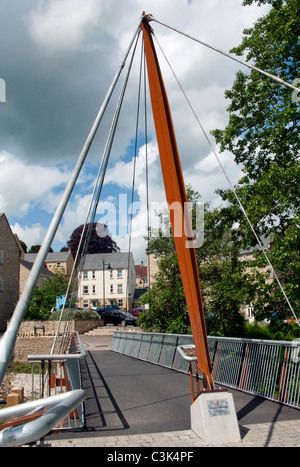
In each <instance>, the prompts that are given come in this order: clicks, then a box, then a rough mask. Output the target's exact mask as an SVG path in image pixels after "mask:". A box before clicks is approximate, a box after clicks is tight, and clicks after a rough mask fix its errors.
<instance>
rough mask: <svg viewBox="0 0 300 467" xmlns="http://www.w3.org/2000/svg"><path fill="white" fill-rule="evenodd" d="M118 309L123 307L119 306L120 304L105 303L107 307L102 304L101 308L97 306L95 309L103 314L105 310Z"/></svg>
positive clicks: (99, 313)
mask: <svg viewBox="0 0 300 467" xmlns="http://www.w3.org/2000/svg"><path fill="white" fill-rule="evenodd" d="M113 310H114V311H116V310H120V311H121V309H120V308H119V307H118V305H105V308H104V306H100V307H99V308H95V309H94V311H96V312H97V313H98V315H100V316H101V315H102V314H103V313H104V311H113Z"/></svg>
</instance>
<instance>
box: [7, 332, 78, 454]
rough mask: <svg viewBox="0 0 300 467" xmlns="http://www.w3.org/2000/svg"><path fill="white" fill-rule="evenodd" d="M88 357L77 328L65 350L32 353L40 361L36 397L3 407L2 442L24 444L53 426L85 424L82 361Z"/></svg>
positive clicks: (63, 427) (34, 363)
mask: <svg viewBox="0 0 300 467" xmlns="http://www.w3.org/2000/svg"><path fill="white" fill-rule="evenodd" d="M85 358H86V353H85V350H84V349H83V346H82V344H81V340H80V338H79V335H78V333H77V332H72V333H70V334H69V335H68V340H67V345H66V348H65V350H64V353H62V354H51V355H29V356H28V360H29V361H31V363H32V367H33V368H34V367H35V368H36V366H37V365H38V368H39V371H38V375H39V376H38V382H37V381H36V378H34V376H35V375H34V370H32V382H33V385H32V401H31V402H26V403H24V404H20V405H17V406H13V407H7V408H4V409H2V410H0V422H3V421H4V422H5V423H4V424H3V425H1V426H0V446H3V447H13V446H21V445H23V444H27V443H30V442H34V441H37V440H38V439H40V438H41V437H43V436H45V435H46V434H47V433H49V432H50V431H51V430H52V431H53V430H54V431H57V430H66V429H71V428H81V427H83V426H84V408H83V401H84V399H85V392H84V391H83V389H82V386H81V371H80V361H81V360H83V359H85Z"/></svg>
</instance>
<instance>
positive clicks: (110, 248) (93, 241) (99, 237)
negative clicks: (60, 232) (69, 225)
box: [61, 222, 120, 258]
mask: <svg viewBox="0 0 300 467" xmlns="http://www.w3.org/2000/svg"><path fill="white" fill-rule="evenodd" d="M83 229H84V225H80V226H79V227H77V228H76V229H75V230H74V231H73V232H72V234H71V237H70V239H69V241H68V243H67V247H64V248H62V249H61V251H67V250H68V249H69V248H70V249H71V252H72V255H73V257H74V258H75V257H76V254H77V249H78V246H79V243H80V239H81V236H82V232H83ZM85 244H86V251H85V252H86V253H91V254H94V253H115V252H117V251H120V248H119V247H118V245H117V244H116V242H115V241H114V240H113V239H112V238H111V236H110V235H109V232H108V230H107V227H106V225H104V224H101V223H96V222H94V223H91V224H87V226H86V228H85V230H84V235H83V239H82V242H81V247H80V252H79V256H78V257H79V258H80V257H81V254H82V252H83V248H84V246H85Z"/></svg>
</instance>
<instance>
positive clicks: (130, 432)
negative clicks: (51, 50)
mask: <svg viewBox="0 0 300 467" xmlns="http://www.w3.org/2000/svg"><path fill="white" fill-rule="evenodd" d="M112 330H113V331H115V330H116V328H113V329H112ZM107 331H110V330H109V328H108V330H106V331H104V330H102V331H101V332H99V333H98V334H97V333H94V334H90V336H87V337H85V336H83V337H82V341H83V344H84V346H85V347H86V350H87V351H88V353H89V354H90V356H91V357H90V361H89V362H88V367H89V369H88V372H89V373H90V372H92V373H93V372H94V373H93V377H92V380H93V387H90V388H89V387H88V386H87V388H85V389H86V390H87V393H88V397H87V401H86V411H87V414H86V415H87V424H88V430H87V431H85V432H84V433H82V434H80V433H79V432H78V433H72V434H71V433H69V434H68V433H65V434H64V435H61V436H56V437H55V436H48V437H46V438H45V439H42V440H40V441H39V442H38V443H37V444H36V447H103V448H108V449H112V450H114V448H157V447H161V448H164V449H167V448H169V447H170V448H174V447H175V448H181V450H187V449H188V448H189V450H191V449H194V448H199V447H215V446H225V447H299V446H300V411H299V410H296V409H291V408H289V407H285V406H282V405H280V404H276V403H272V402H270V401H265V400H261V398H259V399H260V401H257V399H258V398H255V397H251V396H249V395H244V394H243V393H241V392H237V391H235V393H234V399H235V405H236V410H237V415H238V420H239V426H240V431H241V438H242V440H241V442H239V443H231V444H227V445H213V444H211V445H207V444H206V443H205V442H204V441H203V440H202V439H200V438H199V437H198V436H197V435H196V434H195V433H194V432H193V431H192V430H190V429H189V420H188V418H189V413H187V412H189V411H187V410H186V406H187V404H189V398H190V395H188V394H183V393H182V382H181V381H179V384H178V386H176V383H175V379H174V380H173V379H172V378H173V377H174V378H175V376H173V375H174V373H176V372H173V371H171V370H167V369H161V367H157V366H155V365H151V364H149V363H145V362H140V361H137V360H135V359H132V358H131V357H126V356H123V355H122V356H120V355H119V354H115V353H114V352H110V351H109V348H110V339H109V338H107V335H108V334H110V332H107ZM100 351H105V352H104V353H102V352H100ZM133 360H134V362H133ZM118 362H120V363H118ZM137 362H139V363H140V365H138V370H137V372H138V373H137V375H138V376H140V378H141V381H142V378H143V383H142V384H144V386H143V398H142V399H141V401H142V402H141V401H140V400H139V399H135V404H132V403H129V399H128V398H127V394H128V392H129V388H130V384H131V385H132V381H133V379H134V380H135V381H136V379H135V378H137V377H138V376H135V377H134V378H133V371H134V369H135V368H136V367H137V365H136V363H137ZM125 363H126V365H128V366H127V368H126V369H125ZM117 364H119V365H120V366H119V367H118V368H116V365H117ZM144 365H146V366H144ZM144 368H146V370H144ZM153 368H154V369H153ZM158 368H160V369H161V370H166V372H169V371H171V373H168V374H166V375H164V371H157V369H158ZM95 369H97V371H98V374H99V375H100V377H99V378H98V381H97V379H96V380H95V379H94V378H95V371H96V370H95ZM99 369H101V372H102V373H101V374H100V370H99ZM112 369H113V370H114V371H112ZM170 375H171V376H170ZM177 375H178V373H177ZM90 376H91V375H90ZM178 376H180V378H181V377H183V378H185V377H186V375H182V374H181V375H178ZM147 378H150V380H151V381H153V382H156V383H157V386H155V387H156V388H158V387H160V388H161V387H163V386H166V385H167V384H170V385H171V386H172V391H173V392H172V394H174V397H173V398H170V397H169V398H168V400H167V399H164V395H163V392H160V393H159V396H157V400H154V399H153V400H152V399H147V397H149V396H147V395H146V394H145V388H146V387H147V386H148V385H149V382H148V379H147ZM154 378H157V379H156V380H155V381H154ZM176 378H177V376H176ZM90 379H91V378H90ZM85 384H87V383H85ZM135 384H139V383H135ZM179 387H181V392H179V389H178V388H179ZM185 389H187V388H186V386H185ZM162 390H163V389H162ZM166 390H167V389H166ZM152 392H153V391H152ZM108 396H109V397H108ZM151 397H152V395H151ZM247 398H248V399H247ZM169 399H170V400H169ZM171 399H173V400H171ZM96 400H97V404H98V407H96V405H95V401H96ZM99 401H100V402H99ZM130 401H131V402H132V399H130ZM100 404H101V406H100ZM108 404H112V405H108ZM168 404H173V406H172V407H173V408H172V409H171V406H170V405H168ZM172 410H173V411H174V412H175V413H174V416H173V415H172V413H171V411H172ZM141 413H143V414H144V415H145V417H144V418H145V419H143V417H141ZM117 415H118V417H117ZM154 415H155V416H154ZM172 416H173V418H172ZM101 417H102V421H101V423H102V425H101V423H100V419H101ZM113 417H114V418H113ZM125 417H126V418H125ZM159 417H161V419H162V421H161V422H160V421H159ZM154 419H155V421H154ZM156 419H158V420H157V421H156ZM175 420H178V424H177V425H176V422H175ZM155 423H156V424H157V426H158V427H159V430H157V431H156V430H153V432H151V428H152V426H153V427H154V428H155V427H156V425H155ZM160 423H161V425H160ZM163 423H165V425H166V426H167V427H168V428H169V429H165V430H164V429H163V428H164V425H163ZM180 423H181V425H180ZM100 425H101V426H100ZM121 425H122V426H121ZM170 427H172V430H173V431H170ZM180 427H181V428H180ZM89 430H90V431H89ZM149 430H150V432H149ZM122 431H126V434H122V433H121V432H122ZM109 452H110V451H109Z"/></svg>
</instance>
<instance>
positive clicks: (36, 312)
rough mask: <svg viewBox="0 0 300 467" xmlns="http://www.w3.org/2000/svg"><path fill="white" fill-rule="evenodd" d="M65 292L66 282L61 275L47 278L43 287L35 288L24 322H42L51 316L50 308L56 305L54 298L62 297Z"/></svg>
mask: <svg viewBox="0 0 300 467" xmlns="http://www.w3.org/2000/svg"><path fill="white" fill-rule="evenodd" d="M66 290H67V282H66V278H65V276H63V275H62V274H59V273H57V274H53V277H50V278H48V279H47V280H46V281H45V282H44V284H43V287H42V288H40V289H38V288H37V287H36V288H35V290H34V292H33V294H32V298H31V301H30V304H29V307H28V310H27V312H26V315H25V319H26V320H36V319H37V320H44V319H48V318H49V316H50V314H51V308H53V307H55V305H56V297H58V296H60V295H64V294H65V292H66Z"/></svg>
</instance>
